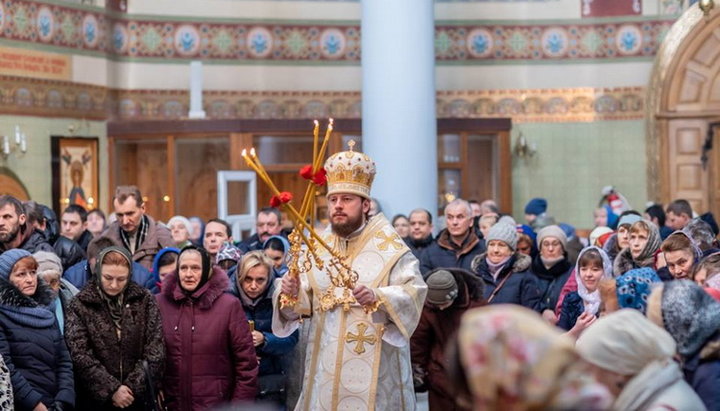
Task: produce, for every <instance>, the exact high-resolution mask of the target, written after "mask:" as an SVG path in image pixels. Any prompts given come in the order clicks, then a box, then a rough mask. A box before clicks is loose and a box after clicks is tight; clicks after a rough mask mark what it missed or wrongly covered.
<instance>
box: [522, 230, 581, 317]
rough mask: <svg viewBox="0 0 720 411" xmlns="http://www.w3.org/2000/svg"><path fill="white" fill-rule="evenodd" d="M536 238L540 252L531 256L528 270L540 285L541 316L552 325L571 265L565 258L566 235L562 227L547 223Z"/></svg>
mask: <svg viewBox="0 0 720 411" xmlns="http://www.w3.org/2000/svg"><path fill="white" fill-rule="evenodd" d="M537 239H538V247H539V248H540V254H539V255H538V256H537V257H535V258H533V261H532V264H531V265H530V271H531V272H532V273H533V274H535V276H536V277H537V279H538V285H539V286H540V293H541V295H542V301H541V313H542V316H543V318H545V319H546V320H548V322H550V324H553V325H554V324H556V323H557V321H558V318H557V316H555V306H556V305H557V303H558V299H559V298H560V291H561V290H562V288H563V286H564V285H565V283H566V282H567V280H568V278H569V277H570V274H571V273H572V271H573V265H572V263H570V261H568V259H567V251H566V248H567V237H566V235H565V232H564V231H563V230H562V228H560V227H559V226H557V225H549V226H547V227H545V228H543V229H542V230H540V232H538V235H537Z"/></svg>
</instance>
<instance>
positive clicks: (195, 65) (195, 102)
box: [188, 60, 205, 118]
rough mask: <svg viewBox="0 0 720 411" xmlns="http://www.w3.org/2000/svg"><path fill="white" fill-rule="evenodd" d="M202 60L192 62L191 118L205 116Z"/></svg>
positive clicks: (189, 114)
mask: <svg viewBox="0 0 720 411" xmlns="http://www.w3.org/2000/svg"><path fill="white" fill-rule="evenodd" d="M202 93H203V70H202V61H197V60H196V61H192V62H190V112H189V113H188V117H189V118H205V111H204V110H203V95H202Z"/></svg>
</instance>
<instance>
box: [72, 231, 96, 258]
mask: <svg viewBox="0 0 720 411" xmlns="http://www.w3.org/2000/svg"><path fill="white" fill-rule="evenodd" d="M92 240H93V235H92V233H91V232H90V231H88V230H85V231H83V233H82V234H80V237H79V238H78V239H77V240H76V241H75V242H76V243H77V244H78V245H79V246H80V248H82V250H83V252H85V253H87V248H88V245H90V241H92Z"/></svg>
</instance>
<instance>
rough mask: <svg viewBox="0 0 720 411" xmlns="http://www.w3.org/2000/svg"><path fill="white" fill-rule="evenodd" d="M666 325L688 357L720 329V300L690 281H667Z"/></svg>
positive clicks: (663, 303)
mask: <svg viewBox="0 0 720 411" xmlns="http://www.w3.org/2000/svg"><path fill="white" fill-rule="evenodd" d="M661 309H662V319H663V326H664V327H665V329H666V330H667V331H668V332H669V333H670V335H672V336H673V338H674V339H675V341H676V342H677V348H678V352H679V353H680V354H681V355H682V356H683V357H689V356H691V355H693V354H695V353H696V352H698V351H699V350H700V349H701V348H702V347H703V345H705V342H706V341H707V339H708V338H710V336H712V335H713V334H715V332H717V331H718V329H720V303H718V302H717V301H715V299H714V298H712V297H711V296H710V294H708V293H706V292H705V290H703V289H702V288H701V287H700V286H699V285H697V284H695V283H694V282H692V281H690V280H676V281H670V282H667V283H665V284H664V287H663V291H662V300H661Z"/></svg>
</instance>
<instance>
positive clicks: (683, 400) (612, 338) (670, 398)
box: [575, 309, 705, 411]
mask: <svg viewBox="0 0 720 411" xmlns="http://www.w3.org/2000/svg"><path fill="white" fill-rule="evenodd" d="M575 348H576V349H577V351H578V353H579V354H580V356H582V357H583V359H584V360H585V361H587V362H589V363H590V364H592V366H593V373H594V374H595V377H596V378H597V380H598V381H600V382H601V383H603V384H604V385H605V386H606V387H607V388H608V390H609V391H610V392H611V393H612V394H613V395H614V396H615V397H616V399H615V402H614V404H613V407H612V409H613V410H618V411H635V410H678V411H695V410H703V409H705V406H704V405H703V403H702V401H701V400H700V398H699V397H698V396H697V394H696V393H695V391H693V389H692V388H691V387H690V386H689V385H688V384H687V383H686V382H685V380H684V378H683V374H682V371H681V370H680V366H679V365H678V364H677V363H676V362H675V361H673V356H674V355H675V341H674V340H673V338H672V337H671V336H670V334H668V333H667V332H666V331H665V330H663V329H662V328H660V327H658V326H657V325H655V324H653V323H652V322H651V321H650V320H648V319H647V318H645V316H643V315H642V314H641V313H640V312H638V311H637V310H631V309H624V310H620V311H617V312H615V313H612V314H609V315H607V316H605V317H603V318H601V319H600V320H598V321H597V323H596V324H595V325H594V326H593V327H592V328H590V329H589V330H587V331H586V332H585V333H583V335H582V336H581V337H580V338H579V339H578V341H577V344H576V345H575Z"/></svg>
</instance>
